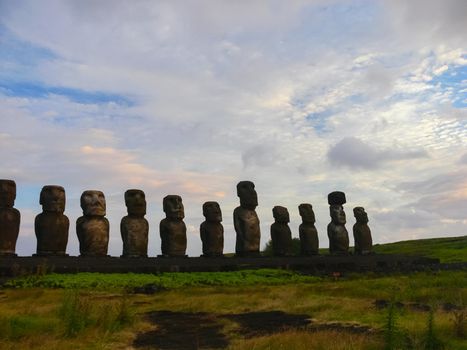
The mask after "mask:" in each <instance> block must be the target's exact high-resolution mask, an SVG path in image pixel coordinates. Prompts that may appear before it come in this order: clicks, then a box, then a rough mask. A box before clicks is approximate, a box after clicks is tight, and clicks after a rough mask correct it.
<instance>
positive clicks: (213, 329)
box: [133, 311, 373, 350]
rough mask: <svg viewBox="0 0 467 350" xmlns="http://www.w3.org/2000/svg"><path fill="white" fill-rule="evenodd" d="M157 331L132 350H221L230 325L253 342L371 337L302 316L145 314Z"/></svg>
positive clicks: (362, 329)
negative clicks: (300, 334)
mask: <svg viewBox="0 0 467 350" xmlns="http://www.w3.org/2000/svg"><path fill="white" fill-rule="evenodd" d="M147 318H148V320H149V321H150V322H151V323H152V324H154V325H155V326H156V327H155V329H154V330H151V331H149V332H146V333H141V334H139V335H138V336H137V338H136V339H135V341H134V343H133V346H134V347H136V348H145V349H161V350H172V349H182V350H191V349H223V348H226V347H227V346H228V345H229V337H228V335H227V334H225V333H223V331H224V325H226V324H228V323H229V321H230V322H233V323H235V324H236V325H237V327H233V328H230V327H229V328H230V329H231V331H232V332H233V333H235V334H237V335H239V336H241V337H243V338H254V337H260V336H264V335H270V334H274V333H279V332H283V331H286V330H290V329H303V330H307V331H310V332H319V331H324V330H337V331H344V332H350V333H372V332H373V330H372V329H371V328H370V327H367V326H363V325H359V324H355V323H340V322H318V321H317V320H312V319H310V317H309V315H305V314H298V315H297V314H287V313H285V312H282V311H265V312H247V313H241V314H210V313H202V312H198V313H185V312H172V311H154V312H150V313H148V314H147Z"/></svg>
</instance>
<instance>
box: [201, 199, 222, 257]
mask: <svg viewBox="0 0 467 350" xmlns="http://www.w3.org/2000/svg"><path fill="white" fill-rule="evenodd" d="M203 215H204V217H205V218H206V221H204V222H203V223H202V224H201V226H200V227H199V231H200V234H201V241H202V242H203V256H206V257H214V256H223V251H224V227H223V226H222V224H221V222H222V212H221V208H220V206H219V203H217V202H206V203H204V204H203Z"/></svg>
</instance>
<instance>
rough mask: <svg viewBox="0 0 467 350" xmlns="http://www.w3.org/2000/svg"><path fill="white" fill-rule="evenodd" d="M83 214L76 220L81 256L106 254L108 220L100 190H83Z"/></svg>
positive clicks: (102, 194)
mask: <svg viewBox="0 0 467 350" xmlns="http://www.w3.org/2000/svg"><path fill="white" fill-rule="evenodd" d="M81 208H82V209H83V214H84V215H83V216H81V217H79V218H78V220H76V233H77V234H78V240H79V251H80V253H81V256H107V249H108V246H109V221H108V220H107V218H105V209H106V206H105V196H104V193H102V192H101V191H84V192H83V194H82V195H81Z"/></svg>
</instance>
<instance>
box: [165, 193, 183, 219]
mask: <svg viewBox="0 0 467 350" xmlns="http://www.w3.org/2000/svg"><path fill="white" fill-rule="evenodd" d="M162 204H163V205H162V206H163V209H164V212H165V215H166V216H167V218H168V219H173V220H181V219H183V218H184V217H185V212H184V208H183V203H182V197H180V196H177V195H168V196H165V197H164V200H163V202H162Z"/></svg>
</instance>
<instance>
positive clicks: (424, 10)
mask: <svg viewBox="0 0 467 350" xmlns="http://www.w3.org/2000/svg"><path fill="white" fill-rule="evenodd" d="M414 3H415V5H413V3H412V2H410V3H406V2H402V1H400V2H398V1H395V2H392V1H388V2H381V3H380V2H355V3H349V2H348V1H337V0H336V1H334V0H329V1H327V0H319V1H313V2H309V1H292V2H287V4H285V3H284V4H282V3H277V2H264V1H250V2H229V1H219V2H212V1H206V2H205V1H197V2H193V1H186V2H170V1H160V2H157V3H154V2H151V1H145V0H143V1H138V2H132V3H128V2H125V1H116V2H115V1H99V2H95V1H80V2H79V3H78V2H76V1H52V0H50V1H43V2H40V4H39V3H38V2H37V1H21V0H20V1H15V2H14V4H13V2H5V1H3V2H2V1H0V6H1V8H0V23H1V24H0V36H1V39H0V40H1V41H2V43H4V44H5V45H0V67H1V68H2V69H1V73H0V74H1V77H2V84H1V86H2V87H1V88H0V121H1V131H0V158H1V159H2V169H3V170H2V174H3V175H2V177H10V178H14V179H16V180H17V182H18V188H19V192H18V195H19V201H18V203H19V204H21V210H23V211H27V212H30V213H36V212H38V211H39V210H40V208H39V206H38V204H37V196H38V193H39V191H40V188H41V186H42V185H43V184H48V183H57V184H62V185H64V186H65V187H66V190H67V196H68V198H69V201H68V202H67V213H68V215H69V217H70V220H71V221H74V220H75V219H76V217H78V216H80V215H81V210H80V208H79V196H80V194H81V192H82V191H83V190H84V189H88V188H98V189H102V190H103V191H104V192H105V194H106V197H107V200H108V216H109V219H110V221H111V253H112V254H113V255H118V254H120V251H121V239H120V236H119V227H118V224H119V220H120V218H121V217H122V216H123V215H125V207H124V203H123V192H124V191H125V189H127V188H128V187H130V186H131V187H140V188H142V189H143V190H145V191H146V195H147V198H148V216H147V217H148V220H149V221H150V251H151V252H152V255H155V254H157V253H158V251H159V243H160V242H159V240H158V239H159V238H158V232H157V227H158V222H159V220H160V219H161V218H162V216H163V213H162V209H161V203H162V198H163V197H164V196H165V195H166V194H181V195H182V197H183V200H184V203H185V208H186V223H187V225H190V227H191V233H192V234H191V235H189V238H188V239H189V246H188V253H189V254H190V255H197V254H198V253H200V240H199V237H197V234H196V228H197V227H198V226H199V223H200V222H201V221H202V220H203V217H202V212H201V205H202V202H203V201H207V200H218V201H219V202H220V203H221V207H222V210H223V212H224V226H225V232H226V237H225V242H226V251H232V250H233V247H234V242H235V233H234V231H233V227H232V220H231V212H232V211H233V209H234V208H235V207H236V206H237V205H238V198H237V197H236V194H235V185H236V182H237V181H239V180H247V179H249V180H252V181H254V182H255V184H256V187H257V190H258V194H259V202H260V205H259V206H258V215H259V216H260V219H261V225H262V230H263V242H265V241H266V240H267V239H268V237H269V234H268V232H269V225H270V223H271V222H272V215H271V208H272V207H273V206H274V205H277V204H281V205H285V206H288V207H289V211H290V213H291V219H292V223H291V227H292V230H293V234H294V235H296V234H297V228H298V224H299V223H300V217H299V216H298V213H297V205H298V204H300V203H302V202H311V203H313V205H314V207H315V208H316V213H317V220H318V224H317V225H318V230H319V233H320V238H322V245H323V246H325V245H326V243H327V238H326V233H325V232H326V224H327V223H328V219H329V214H328V206H327V202H326V195H327V193H329V192H331V191H333V190H336V189H341V190H344V191H346V193H347V194H348V198H349V206H350V205H355V206H356V205H364V206H365V207H366V208H367V211H368V212H369V213H370V219H371V220H372V221H371V223H372V228H373V227H374V228H375V229H374V240H375V242H381V241H384V240H396V239H403V238H406V237H412V236H413V235H419V236H424V235H425V236H426V235H437V234H438V235H443V234H446V232H453V231H452V230H453V229H454V228H455V229H456V230H457V228H458V227H456V226H455V225H460V224H459V220H460V219H459V218H460V216H461V214H460V213H461V211H460V210H457V209H456V208H455V207H456V205H458V206H460V205H463V203H464V202H463V199H462V198H463V197H459V196H458V197H456V192H459V191H460V190H461V187H459V186H460V185H459V184H460V183H461V175H459V174H458V175H454V174H451V173H455V172H454V171H453V170H452V169H455V167H459V150H463V149H465V147H466V146H467V141H466V140H467V129H466V127H465V119H466V118H465V108H461V107H462V104H460V102H459V101H458V100H459V99H460V98H461V97H462V96H463V90H462V89H465V84H464V83H463V80H465V64H466V62H465V61H466V60H465V52H466V47H465V42H466V41H465V33H466V31H465V30H463V29H465V28H464V26H465V24H464V21H461V20H460V19H461V18H462V17H465V16H464V15H463V14H464V7H463V6H465V5H463V4H462V2H456V1H447V2H446V3H444V2H443V4H440V3H439V2H436V1H428V2H425V1H424V2H423V3H421V2H419V1H415V2H414ZM434 14H436V15H434ZM438 14H439V15H438ZM51 16H53V17H54V19H55V20H54V21H50V18H51ZM463 77H464V78H463ZM428 155H429V156H428ZM330 165H332V166H330ZM335 166H338V167H339V169H336V167H335ZM362 169H363V170H371V171H355V170H362ZM448 170H450V171H448ZM449 174H451V175H449ZM450 182H451V183H454V182H455V183H456V184H458V185H459V186H458V185H456V186H453V187H449V185H448V184H449V183H450ZM410 188H413V189H417V191H410ZM456 198H457V199H459V201H457V202H456V200H457V199H456ZM419 200H424V201H426V203H427V204H426V206H425V207H423V203H422V202H419ZM437 201H439V203H442V204H440V205H439V206H437V207H435V205H436V203H437ZM444 208H446V209H444ZM412 209H413V210H415V212H414V213H413V212H412ZM373 213H374V214H375V215H374V216H372V214H373ZM453 213H454V214H453ZM376 214H378V215H376ZM379 214H381V215H379ZM412 214H413V215H414V216H415V219H416V220H415V221H417V222H418V223H417V224H416V225H415V224H411V223H410V221H411V220H412V219H413V215H412ZM411 215H412V216H411ZM398 217H400V218H401V219H400V221H399V222H400V223H399V224H398ZM411 218H412V219H411ZM25 220H29V217H25ZM443 220H444V221H443ZM449 220H457V221H456V223H454V222H453V223H450V221H449ZM425 223H429V225H425ZM25 225H26V222H25ZM450 225H451V226H450ZM462 225H463V224H462ZM24 227H25V230H26V231H28V235H30V233H31V232H30V231H31V230H30V227H29V226H27V225H26V226H24ZM28 227H29V228H28ZM462 227H464V226H462ZM72 231H73V229H72ZM70 235H72V236H73V239H71V240H70V247H71V248H70V249H71V250H73V249H75V250H76V247H77V242H76V240H75V239H74V238H75V237H74V232H70ZM28 249H29V246H28Z"/></svg>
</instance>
